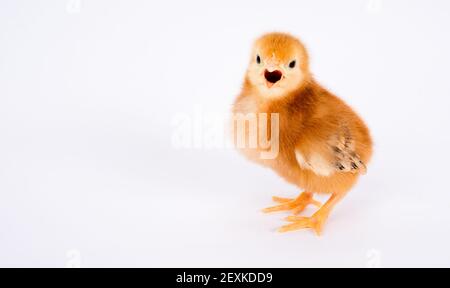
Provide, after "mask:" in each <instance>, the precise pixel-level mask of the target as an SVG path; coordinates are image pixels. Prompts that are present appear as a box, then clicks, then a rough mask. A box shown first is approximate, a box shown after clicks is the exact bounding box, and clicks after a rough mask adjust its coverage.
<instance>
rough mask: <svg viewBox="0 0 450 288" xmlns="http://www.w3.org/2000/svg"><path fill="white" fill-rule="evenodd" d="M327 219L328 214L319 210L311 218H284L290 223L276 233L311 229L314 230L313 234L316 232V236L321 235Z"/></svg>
mask: <svg viewBox="0 0 450 288" xmlns="http://www.w3.org/2000/svg"><path fill="white" fill-rule="evenodd" d="M327 218H328V213H323V211H320V210H319V211H318V212H317V213H316V214H314V215H313V216H311V217H299V216H289V217H287V218H286V220H287V221H289V222H292V223H291V224H288V225H285V226H283V227H281V228H280V229H279V230H278V231H279V232H281V233H284V232H290V231H296V230H300V229H305V228H311V229H313V230H314V232H316V234H317V235H321V234H322V230H323V226H324V224H325V221H326V220H327Z"/></svg>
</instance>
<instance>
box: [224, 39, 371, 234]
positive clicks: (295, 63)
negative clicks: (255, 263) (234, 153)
mask: <svg viewBox="0 0 450 288" xmlns="http://www.w3.org/2000/svg"><path fill="white" fill-rule="evenodd" d="M251 113H254V114H255V115H273V114H274V113H275V115H278V119H279V121H278V122H277V123H278V126H279V127H278V128H279V133H270V131H268V134H269V135H268V136H269V138H270V137H272V138H274V137H276V138H277V139H271V141H273V140H276V141H277V143H278V145H279V153H278V154H277V157H274V159H263V158H262V157H260V156H259V155H260V154H258V153H257V152H260V151H263V150H265V149H266V148H267V147H261V146H260V145H257V146H256V147H240V149H239V150H240V151H241V152H242V153H243V154H244V155H246V156H247V157H248V158H249V159H251V160H253V161H255V162H257V163H259V164H262V165H264V166H267V167H270V168H272V169H273V170H274V171H275V172H276V173H277V174H279V175H280V176H281V177H283V178H284V179H285V180H287V181H288V182H290V183H292V184H294V185H296V186H297V187H299V188H300V189H302V190H303V193H301V194H300V195H299V196H298V197H297V198H295V199H287V198H280V197H273V200H274V201H275V202H277V203H278V204H279V205H277V206H274V207H270V208H267V209H264V210H263V211H264V212H267V213H269V212H275V211H292V213H293V215H292V216H289V217H288V218H287V219H286V220H287V221H289V222H290V224H288V225H285V226H283V227H281V228H280V230H279V231H280V232H287V231H293V230H298V229H303V228H312V229H313V230H314V231H315V232H316V233H317V234H318V235H319V234H321V232H322V229H323V226H324V223H325V221H326V219H327V218H328V216H329V214H330V211H331V210H332V209H333V207H334V206H335V205H336V204H337V203H338V202H339V201H340V200H341V199H342V198H343V197H344V196H345V195H346V193H347V192H348V191H349V190H350V189H351V188H352V186H353V185H354V184H355V183H356V181H357V179H358V177H359V175H360V174H364V173H365V172H366V164H367V163H368V161H369V159H370V157H371V154H372V140H371V136H370V133H369V130H368V128H367V126H366V125H365V124H364V122H363V120H361V118H360V117H359V116H358V115H357V114H356V113H355V112H354V111H353V110H352V109H351V108H350V107H349V106H347V105H346V104H345V103H344V102H343V101H342V100H341V99H339V98H338V97H336V96H335V95H333V94H332V93H330V92H329V91H327V90H326V89H325V88H323V87H321V86H320V85H319V84H318V83H317V82H316V81H315V80H314V78H313V76H312V75H311V72H310V70H309V58H308V53H307V51H306V49H305V47H304V46H303V44H302V43H301V42H300V41H299V40H298V39H296V38H294V37H293V36H291V35H288V34H284V33H270V34H266V35H264V36H262V37H261V38H259V39H258V40H257V41H256V42H255V44H254V47H253V52H252V56H251V61H250V64H249V66H248V69H247V73H246V76H245V81H244V84H243V88H242V91H241V93H240V95H239V96H238V97H237V99H236V100H235V103H234V106H233V115H237V114H241V115H248V114H251ZM247 124H249V123H247ZM257 125H259V126H261V125H263V126H265V125H270V123H268V122H267V121H259V122H258V124H257ZM234 127H235V123H233V128H234ZM246 127H247V128H248V125H247V126H246ZM259 128H261V127H259ZM264 129H268V127H263V130H264ZM248 130H250V129H248ZM241 132H242V131H241ZM233 133H234V135H233V136H234V139H236V138H239V137H244V138H248V137H249V131H247V130H245V129H244V135H237V134H238V133H239V132H238V131H237V129H233ZM314 193H326V194H331V196H330V198H329V200H328V201H327V202H326V203H325V204H324V205H321V203H319V202H317V201H315V200H314V199H313V195H314ZM310 204H312V205H315V206H318V207H320V208H319V209H318V210H317V212H316V213H314V214H313V215H312V216H311V217H300V216H297V215H298V214H300V213H301V212H302V211H303V210H304V209H305V208H306V207H307V206H308V205H310Z"/></svg>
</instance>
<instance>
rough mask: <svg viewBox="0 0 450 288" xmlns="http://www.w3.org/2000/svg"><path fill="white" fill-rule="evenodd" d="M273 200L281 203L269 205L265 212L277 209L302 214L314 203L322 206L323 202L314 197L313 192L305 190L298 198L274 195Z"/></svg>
mask: <svg viewBox="0 0 450 288" xmlns="http://www.w3.org/2000/svg"><path fill="white" fill-rule="evenodd" d="M273 201H275V202H277V203H280V205H277V206H273V207H269V208H266V209H264V210H263V212H265V213H271V212H277V211H290V210H292V213H293V214H294V215H297V214H300V213H301V212H302V211H303V210H305V208H306V207H307V206H308V205H310V204H312V205H316V206H317V207H320V206H321V205H322V204H321V203H320V202H318V201H316V200H314V199H313V193H310V192H303V193H302V194H300V196H298V197H297V198H296V199H290V198H280V197H273Z"/></svg>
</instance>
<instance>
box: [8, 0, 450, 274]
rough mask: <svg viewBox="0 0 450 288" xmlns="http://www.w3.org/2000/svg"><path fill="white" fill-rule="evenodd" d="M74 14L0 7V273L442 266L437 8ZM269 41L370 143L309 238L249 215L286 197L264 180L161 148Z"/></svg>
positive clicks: (204, 157) (449, 261)
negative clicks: (353, 116)
mask: <svg viewBox="0 0 450 288" xmlns="http://www.w3.org/2000/svg"><path fill="white" fill-rule="evenodd" d="M72 2H74V3H72ZM80 3H81V6H79V7H78V5H77V4H78V3H77V1H76V0H75V1H72V0H69V1H62V0H53V1H51V0H46V1H32V0H29V1H1V2H0V266H6V267H9V266H19V267H22V266H38V267H42V266H55V267H65V266H80V265H81V266H83V267H98V266H131V267H134V266H139V267H140V266H146V267H175V266H183V267H196V266H206V267H254V266H256V267H305V266H306V267H309V266H319V267H323V266H339V267H347V266H356V267H365V266H383V267H392V266H393V267H398V266H450V248H449V245H448V244H449V243H450V189H449V186H448V180H449V179H450V177H449V173H448V166H449V162H450V153H449V146H450V136H449V131H450V129H449V128H450V127H449V126H450V125H449V124H450V115H449V110H450V101H449V98H450V83H449V74H450V73H449V72H450V71H449V67H450V53H449V51H450V39H449V38H450V33H449V27H450V2H449V1H445V0H434V1H425V0H422V1H412V0H389V1H381V0H374V1H371V0H345V1H333V0H328V1H326V0H321V1H317V0H314V1H312V0H310V1H299V0H296V1H264V0H258V1H220V2H219V1H206V0H205V1H181V0H179V1H144V0H142V1H138V0H131V1H128V0H127V1H125V0H123V1H118V0H114V1H111V0H81V1H80ZM273 30H278V31H286V32H291V33H293V34H295V35H297V36H299V37H300V38H301V39H302V40H303V41H304V42H305V44H306V45H307V47H308V49H309V51H310V54H311V58H312V70H313V72H314V74H315V75H316V77H317V79H318V80H319V81H320V82H321V83H322V84H323V85H324V86H325V87H327V88H329V89H330V90H332V91H334V92H335V93H336V94H337V95H339V96H341V97H342V98H343V99H345V100H346V101H347V102H348V103H349V104H350V105H351V106H353V107H354V108H355V109H356V110H357V111H358V112H359V113H360V114H361V115H362V116H363V117H364V119H365V120H366V121H367V123H368V124H369V126H370V127H371V129H372V133H373V137H374V140H375V156H374V159H373V161H372V163H371V165H370V167H369V173H368V175H367V176H365V177H363V178H361V181H360V182H359V183H358V185H357V186H356V187H355V188H354V189H353V190H352V191H351V192H350V194H349V195H348V196H347V197H346V198H345V199H344V201H343V202H342V203H341V204H340V205H339V206H338V207H337V208H336V210H335V211H334V213H333V214H332V216H331V218H330V219H329V221H328V223H327V226H326V228H325V233H324V235H323V236H322V237H321V238H318V237H316V236H315V235H314V234H313V233H312V232H311V231H308V230H306V231H299V232H294V233H290V234H278V233H276V229H277V228H278V227H279V226H281V225H283V224H284V222H283V221H282V218H284V217H285V216H286V215H287V213H280V214H273V215H264V214H262V213H261V212H260V209H261V208H264V207H266V206H269V205H271V204H272V203H271V196H272V195H279V196H295V195H297V194H298V193H299V192H300V191H299V190H298V189H297V188H296V187H293V186H290V185H288V184H287V183H285V182H284V181H283V180H282V179H280V178H278V177H277V176H276V175H275V174H274V173H273V172H272V171H270V170H267V169H264V168H262V167H259V166H257V165H254V164H252V163H249V162H247V161H246V160H245V159H244V158H243V157H241V156H240V155H239V154H237V153H236V152H235V151H233V150H229V149H209V150H207V149H181V150H177V149H175V147H174V146H173V144H172V136H173V133H174V131H173V130H174V127H173V125H172V124H173V123H172V121H173V118H174V117H175V115H177V113H187V114H188V115H193V114H194V110H195V109H196V107H197V108H198V107H201V109H203V111H204V112H226V111H228V110H229V109H230V105H231V103H232V101H233V99H234V97H235V96H236V94H237V93H239V89H240V85H241V82H242V79H243V75H244V72H245V68H246V65H247V63H248V61H249V59H248V57H249V53H250V47H251V43H252V41H253V40H254V39H255V38H256V37H258V36H259V35H260V34H261V33H263V32H267V31H273ZM309 212H311V211H309Z"/></svg>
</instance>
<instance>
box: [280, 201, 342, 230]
mask: <svg viewBox="0 0 450 288" xmlns="http://www.w3.org/2000/svg"><path fill="white" fill-rule="evenodd" d="M343 196H344V195H340V194H333V195H332V196H331V197H330V199H329V200H328V201H327V202H326V203H325V204H324V205H323V206H322V207H321V208H320V209H319V210H318V211H317V212H316V213H314V215H313V216H311V217H299V216H289V217H287V218H286V220H287V221H289V222H292V223H291V224H288V225H285V226H283V227H281V228H280V229H279V232H289V231H295V230H299V229H304V228H311V229H313V230H314V231H315V232H316V234H317V235H320V234H321V233H322V229H323V226H324V224H325V221H326V220H327V218H328V215H329V214H330V212H331V210H332V209H333V207H334V206H335V205H336V204H337V203H338V202H339V200H341V199H342V197H343Z"/></svg>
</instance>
